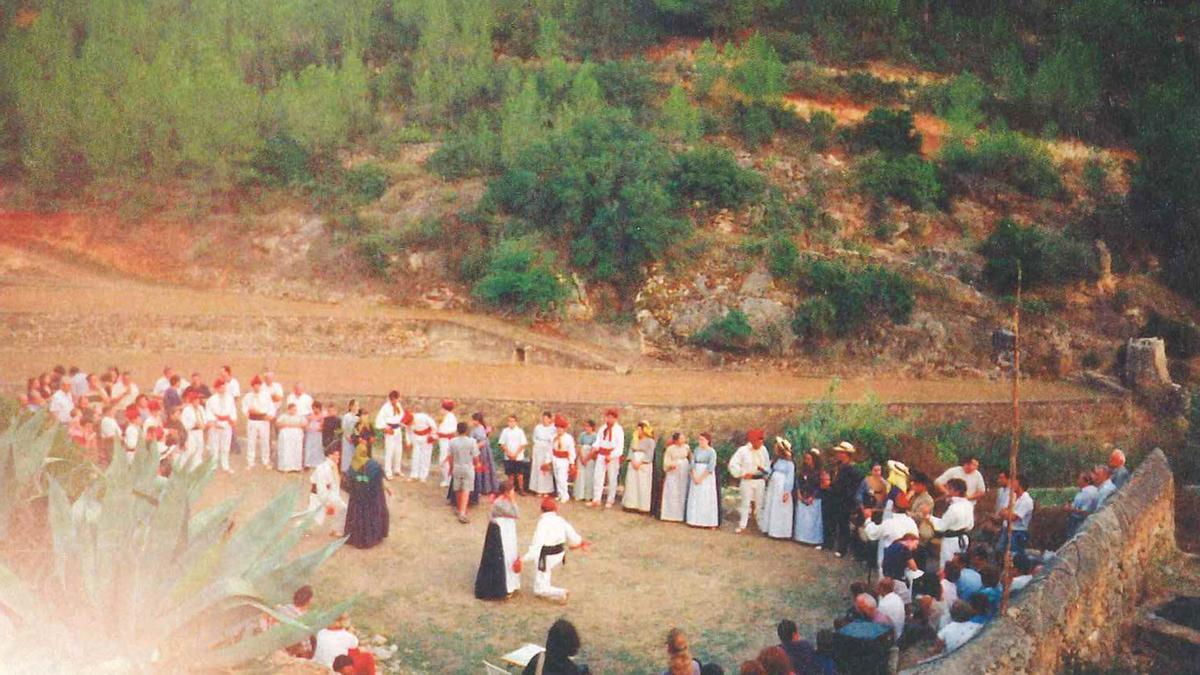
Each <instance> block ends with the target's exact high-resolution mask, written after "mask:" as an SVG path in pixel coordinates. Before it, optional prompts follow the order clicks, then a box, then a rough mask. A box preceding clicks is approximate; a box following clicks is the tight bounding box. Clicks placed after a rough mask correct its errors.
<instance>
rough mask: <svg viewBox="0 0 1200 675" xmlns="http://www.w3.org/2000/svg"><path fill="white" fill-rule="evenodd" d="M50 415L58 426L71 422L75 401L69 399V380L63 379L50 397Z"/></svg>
mask: <svg viewBox="0 0 1200 675" xmlns="http://www.w3.org/2000/svg"><path fill="white" fill-rule="evenodd" d="M49 408H50V414H51V415H54V419H56V420H58V422H59V423H60V424H66V423H68V422H70V421H71V411H72V410H74V409H75V401H74V400H72V398H71V379H70V378H69V377H64V378H62V380H60V381H59V383H58V391H56V392H54V394H53V395H52V396H51V397H50V405H49Z"/></svg>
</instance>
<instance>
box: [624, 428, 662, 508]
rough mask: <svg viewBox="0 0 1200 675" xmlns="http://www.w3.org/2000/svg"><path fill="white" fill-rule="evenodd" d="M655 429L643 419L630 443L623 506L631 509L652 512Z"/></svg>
mask: <svg viewBox="0 0 1200 675" xmlns="http://www.w3.org/2000/svg"><path fill="white" fill-rule="evenodd" d="M654 446H655V442H654V430H653V429H651V428H650V423H649V422H647V421H645V420H642V421H641V422H638V424H637V430H636V431H634V434H633V443H632V444H630V446H629V449H630V454H629V466H628V468H626V469H625V495H624V496H623V497H622V498H621V506H623V507H625V509H626V510H629V511H641V512H643V513H649V512H650V505H651V503H652V502H651V498H652V496H653V495H652V494H651V492H652V491H653V489H654Z"/></svg>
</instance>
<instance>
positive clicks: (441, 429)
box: [437, 399, 458, 487]
mask: <svg viewBox="0 0 1200 675" xmlns="http://www.w3.org/2000/svg"><path fill="white" fill-rule="evenodd" d="M442 411H443V413H442V421H441V422H438V427H437V436H438V468H439V470H440V471H441V473H442V485H441V486H442V487H449V486H450V440H451V439H452V438H454V437H455V436H456V435H457V434H458V417H457V416H455V414H454V401H451V400H450V399H445V400H443V401H442Z"/></svg>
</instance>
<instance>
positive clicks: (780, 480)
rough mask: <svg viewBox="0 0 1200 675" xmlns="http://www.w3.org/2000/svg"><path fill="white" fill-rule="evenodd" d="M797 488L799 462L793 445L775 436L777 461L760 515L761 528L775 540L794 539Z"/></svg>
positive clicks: (759, 525)
mask: <svg viewBox="0 0 1200 675" xmlns="http://www.w3.org/2000/svg"><path fill="white" fill-rule="evenodd" d="M795 487H796V463H795V462H793V461H792V444H791V442H790V441H788V440H787V439H786V438H781V437H779V436H776V437H775V461H774V462H772V463H771V477H770V478H769V479H768V480H767V495H766V497H764V498H763V508H762V511H760V512H759V520H758V529H759V530H762V532H763V534H765V535H767V536H768V537H770V538H772V539H791V538H792V536H793V531H792V517H793V515H794V511H795V510H794V509H793V507H792V490H793V489H795Z"/></svg>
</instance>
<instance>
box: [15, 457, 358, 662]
mask: <svg viewBox="0 0 1200 675" xmlns="http://www.w3.org/2000/svg"><path fill="white" fill-rule="evenodd" d="M158 466H159V462H158V456H157V454H156V453H155V452H153V451H152V450H150V449H147V448H145V447H141V448H139V449H138V451H137V452H136V453H135V454H134V456H133V458H132V460H131V461H123V460H122V458H119V457H118V458H117V459H115V460H114V461H113V462H112V463H111V464H110V465H109V467H108V469H107V470H106V471H104V473H103V474H102V475H100V476H99V477H98V478H97V479H96V480H95V481H94V482H93V483H92V484H91V485H90V486H89V487H88V488H87V489H86V490H84V491H83V493H82V494H81V495H80V496H79V497H78V498H76V499H75V500H74V501H73V502H72V500H71V499H70V498H69V497H68V496H67V493H66V491H65V490H64V489H63V488H62V487H61V485H60V484H59V483H58V481H56V480H54V479H53V478H50V479H49V488H48V493H49V494H48V502H49V503H48V511H49V528H50V531H51V535H52V537H51V539H52V545H50V546H49V547H48V549H49V551H48V553H50V555H48V556H47V558H48V559H47V563H48V564H46V565H44V566H42V569H41V570H40V571H39V572H32V573H27V574H21V575H19V574H17V573H15V572H13V571H12V570H10V569H9V568H6V567H3V566H2V565H0V606H2V607H3V608H7V609H8V610H9V612H10V613H11V614H12V615H13V618H14V619H15V620H14V622H13V623H14V624H15V625H16V626H17V631H16V634H15V636H14V639H13V640H12V641H10V642H9V643H8V645H0V663H3V664H5V665H6V667H7V668H9V669H10V671H9V672H26V671H28V672H184V671H189V670H210V669H218V668H227V667H231V666H236V665H239V664H244V663H247V662H249V661H253V660H254V659H257V658H260V657H263V656H266V655H268V654H270V653H272V652H274V651H276V650H278V649H280V648H281V647H284V646H287V645H289V644H294V643H296V642H299V641H300V640H302V639H304V638H305V637H306V636H308V635H311V634H312V633H314V632H315V631H317V630H319V629H320V628H322V627H324V626H326V625H328V624H329V623H330V622H331V621H332V620H333V619H335V618H336V617H337V616H338V615H339V614H341V613H342V612H344V611H345V610H346V609H347V608H348V607H349V605H350V603H351V602H352V600H347V601H344V602H342V603H339V604H337V605H335V606H333V607H330V608H328V609H324V610H320V611H311V612H309V613H308V614H306V615H305V616H304V617H302V618H300V619H293V618H289V617H288V616H287V615H283V614H280V612H279V611H278V610H277V609H276V608H277V607H278V606H281V605H283V604H285V603H287V602H289V601H290V599H291V595H292V593H293V591H294V590H295V589H296V588H298V587H299V586H301V585H303V584H304V583H305V582H306V580H307V579H308V578H309V577H310V576H311V574H312V573H313V571H315V570H316V568H317V567H318V566H319V565H320V564H321V563H322V562H324V561H325V560H326V559H328V558H329V556H330V555H332V554H333V552H334V551H335V550H337V548H338V547H339V546H340V545H341V544H342V541H335V542H332V543H331V544H329V545H326V546H324V547H322V548H320V549H318V550H316V551H313V552H310V553H307V554H303V555H298V556H292V555H291V551H292V550H293V549H294V548H295V547H296V545H297V544H298V543H299V542H300V539H301V537H302V536H303V533H304V532H305V531H306V530H307V529H308V527H309V525H310V523H309V522H308V519H307V518H306V517H300V518H297V517H296V516H295V515H294V513H293V511H294V507H295V505H296V504H297V502H298V500H299V498H300V496H301V495H300V494H299V492H298V488H297V489H285V490H283V491H281V492H280V493H279V494H278V495H276V496H275V498H274V499H272V500H271V502H270V503H269V504H267V505H266V506H265V507H263V508H262V509H261V510H260V511H258V512H257V513H256V514H254V515H253V516H251V517H249V518H248V519H247V520H245V521H242V522H239V521H237V520H235V519H234V510H235V507H236V502H235V501H234V500H229V501H226V502H223V503H220V504H217V505H215V506H212V507H209V508H206V509H203V510H200V511H197V512H193V505H194V504H195V502H196V500H197V498H198V497H199V496H200V494H201V492H202V491H203V489H204V487H205V486H206V485H207V484H208V482H209V480H210V479H211V477H212V475H213V469H214V465H213V464H212V463H211V462H210V463H208V464H206V465H203V466H201V467H199V468H197V469H195V470H189V469H187V468H185V467H183V466H181V465H180V464H178V463H177V464H176V466H175V467H174V471H173V472H172V473H171V475H170V476H169V477H162V476H160V475H159V472H158ZM263 614H268V615H271V616H273V617H275V619H276V620H277V621H278V623H276V624H275V625H274V626H273V627H271V628H270V629H268V630H266V631H264V632H259V631H254V630H245V628H246V627H248V626H253V625H255V624H256V623H257V619H258V617H260V616H262V615H263Z"/></svg>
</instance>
